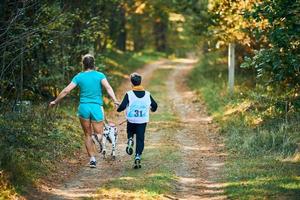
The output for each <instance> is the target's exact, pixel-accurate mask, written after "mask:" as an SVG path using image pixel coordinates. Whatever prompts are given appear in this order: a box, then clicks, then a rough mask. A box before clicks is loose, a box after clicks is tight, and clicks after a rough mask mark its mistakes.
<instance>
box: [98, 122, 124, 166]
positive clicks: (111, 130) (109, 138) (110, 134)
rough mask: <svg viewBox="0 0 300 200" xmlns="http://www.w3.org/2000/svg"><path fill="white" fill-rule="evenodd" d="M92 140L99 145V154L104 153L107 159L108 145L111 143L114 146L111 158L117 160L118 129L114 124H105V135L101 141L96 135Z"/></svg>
mask: <svg viewBox="0 0 300 200" xmlns="http://www.w3.org/2000/svg"><path fill="white" fill-rule="evenodd" d="M92 139H93V141H94V143H95V144H99V153H102V155H103V157H104V158H106V153H107V149H106V144H107V142H109V143H110V144H111V145H112V152H111V156H112V159H113V160H115V159H116V145H117V139H118V129H117V127H116V125H115V124H114V123H104V127H103V135H102V138H101V140H99V138H98V137H97V135H96V134H93V135H92Z"/></svg>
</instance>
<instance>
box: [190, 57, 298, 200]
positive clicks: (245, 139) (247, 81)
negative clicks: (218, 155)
mask: <svg viewBox="0 0 300 200" xmlns="http://www.w3.org/2000/svg"><path fill="white" fill-rule="evenodd" d="M226 63H227V60H226V57H225V56H224V54H221V53H218V52H211V53H208V54H205V55H203V56H202V57H201V58H200V62H199V64H198V66H197V67H196V68H194V70H193V71H192V73H191V74H190V76H189V82H188V84H189V86H190V87H191V88H192V89H194V90H195V91H197V92H198V96H199V98H201V99H203V100H204V101H205V103H206V105H207V107H208V111H209V113H210V114H211V115H212V116H213V117H214V119H215V121H217V122H218V124H219V125H220V127H221V134H223V135H224V138H225V145H226V148H227V151H228V152H229V156H228V159H227V162H226V165H225V168H226V169H225V174H226V177H227V181H228V185H227V187H226V192H227V195H228V197H229V198H231V199H266V198H267V199H268V198H271V199H274V198H275V199H280V198H282V197H285V198H287V199H297V197H299V196H300V177H299V174H300V171H299V169H300V167H299V158H298V159H297V157H299V156H297V155H298V154H297V151H298V148H299V142H300V125H299V119H300V114H299V110H300V108H299V106H298V105H299V102H300V101H299V99H297V98H296V99H293V101H290V100H289V99H286V98H285V93H284V91H280V90H279V91H277V90H276V89H274V88H273V89H271V88H269V87H267V86H265V85H262V84H260V83H258V82H256V80H255V78H254V77H255V76H254V74H253V72H251V71H249V70H248V71H246V70H242V69H238V70H236V73H235V92H234V94H233V95H230V94H229V93H228V89H227V64H226Z"/></svg>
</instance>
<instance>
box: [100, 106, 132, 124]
mask: <svg viewBox="0 0 300 200" xmlns="http://www.w3.org/2000/svg"><path fill="white" fill-rule="evenodd" d="M101 109H102V112H103V116H104V124H105V125H109V122H108V120H107V118H106V115H105V113H104V109H103V106H101ZM125 122H127V119H125V120H123V121H122V122H120V123H118V124H117V125H118V126H120V125H122V124H124V123H125Z"/></svg>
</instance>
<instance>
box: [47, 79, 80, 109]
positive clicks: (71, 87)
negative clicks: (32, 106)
mask: <svg viewBox="0 0 300 200" xmlns="http://www.w3.org/2000/svg"><path fill="white" fill-rule="evenodd" d="M75 87H76V84H75V83H73V82H71V83H70V84H69V85H68V86H67V87H65V88H64V89H63V90H62V91H61V92H60V93H59V95H58V96H57V97H56V99H55V100H54V101H51V102H50V104H49V106H54V105H56V104H57V103H58V102H60V100H62V99H63V98H64V97H65V96H66V95H67V94H69V93H70V92H71V91H72V90H73V89H74V88H75Z"/></svg>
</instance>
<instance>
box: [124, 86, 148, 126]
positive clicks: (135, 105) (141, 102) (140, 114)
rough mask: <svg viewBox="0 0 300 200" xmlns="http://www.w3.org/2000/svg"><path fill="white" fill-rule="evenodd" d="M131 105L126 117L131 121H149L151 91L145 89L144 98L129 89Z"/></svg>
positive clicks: (138, 122) (140, 122)
mask: <svg viewBox="0 0 300 200" xmlns="http://www.w3.org/2000/svg"><path fill="white" fill-rule="evenodd" d="M127 95H128V100H129V105H128V107H127V114H126V118H127V120H128V121H129V122H130V123H135V124H142V123H147V122H149V109H150V105H151V99H150V93H149V92H148V91H145V95H144V96H143V97H142V98H138V97H137V96H135V94H134V92H133V91H132V90H131V91H128V92H127Z"/></svg>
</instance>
